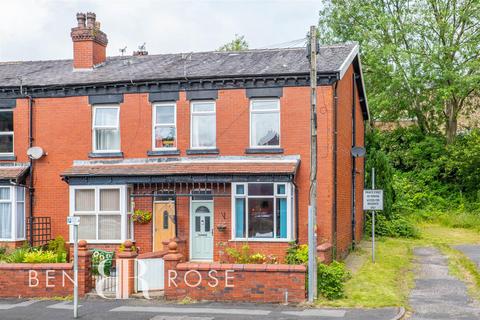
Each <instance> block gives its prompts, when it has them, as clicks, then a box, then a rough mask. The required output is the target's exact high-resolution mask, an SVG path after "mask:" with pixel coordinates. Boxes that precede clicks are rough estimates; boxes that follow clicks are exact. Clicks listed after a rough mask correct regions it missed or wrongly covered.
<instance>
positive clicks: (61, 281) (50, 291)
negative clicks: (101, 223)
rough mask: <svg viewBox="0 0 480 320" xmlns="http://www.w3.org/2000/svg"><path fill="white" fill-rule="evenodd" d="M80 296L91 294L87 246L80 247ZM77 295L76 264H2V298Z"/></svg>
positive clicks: (0, 266) (89, 261)
mask: <svg viewBox="0 0 480 320" xmlns="http://www.w3.org/2000/svg"><path fill="white" fill-rule="evenodd" d="M79 245H80V247H79V252H78V294H79V296H84V295H85V294H86V293H88V292H90V290H91V283H92V280H91V273H90V270H91V266H90V263H91V260H90V256H91V254H90V253H89V252H88V251H87V249H86V243H85V242H83V241H81V242H80V243H79ZM70 295H73V264H72V263H4V264H0V297H1V298H31V297H43V298H53V297H65V296H70Z"/></svg>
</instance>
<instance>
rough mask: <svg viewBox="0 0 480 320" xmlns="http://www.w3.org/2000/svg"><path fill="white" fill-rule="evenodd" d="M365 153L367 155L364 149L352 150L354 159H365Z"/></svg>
mask: <svg viewBox="0 0 480 320" xmlns="http://www.w3.org/2000/svg"><path fill="white" fill-rule="evenodd" d="M365 153H367V151H366V150H365V148H364V147H353V148H352V156H353V157H354V158H361V157H364V156H365Z"/></svg>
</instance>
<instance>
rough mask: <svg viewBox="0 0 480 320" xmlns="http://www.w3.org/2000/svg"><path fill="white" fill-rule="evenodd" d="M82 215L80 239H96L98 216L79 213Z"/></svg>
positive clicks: (79, 229)
mask: <svg viewBox="0 0 480 320" xmlns="http://www.w3.org/2000/svg"><path fill="white" fill-rule="evenodd" d="M77 217H80V225H79V226H78V239H83V240H96V239H97V217H96V216H95V215H85V214H82V215H77Z"/></svg>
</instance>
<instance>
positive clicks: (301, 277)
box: [165, 263, 306, 303]
mask: <svg viewBox="0 0 480 320" xmlns="http://www.w3.org/2000/svg"><path fill="white" fill-rule="evenodd" d="M167 265H168V264H167ZM305 272H306V269H305V267H304V266H289V265H265V264H261V265H254V264H251V265H248V264H245V265H241V264H194V263H179V264H177V265H176V267H175V269H167V268H166V269H165V279H166V282H165V298H166V299H169V300H178V299H182V298H185V297H189V298H192V299H195V300H212V301H249V302H270V303H283V302H285V299H286V298H287V299H288V302H297V303H298V302H303V301H305ZM169 277H170V278H169ZM287 292H288V293H287ZM286 294H287V296H286Z"/></svg>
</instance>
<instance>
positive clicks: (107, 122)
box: [92, 106, 120, 152]
mask: <svg viewBox="0 0 480 320" xmlns="http://www.w3.org/2000/svg"><path fill="white" fill-rule="evenodd" d="M119 115H120V108H119V107H118V106H101V107H94V109H93V126H92V127H93V151H94V152H120V126H119V122H120V121H119Z"/></svg>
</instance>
